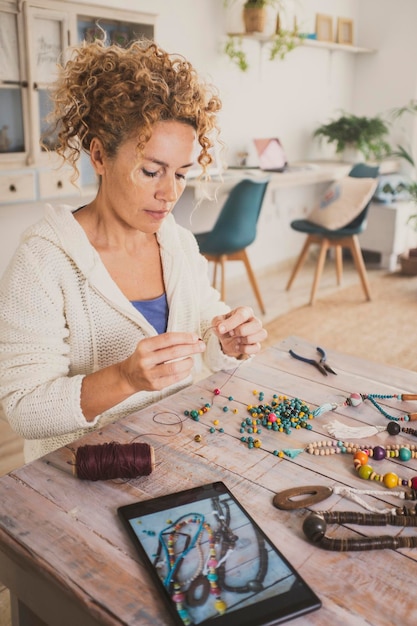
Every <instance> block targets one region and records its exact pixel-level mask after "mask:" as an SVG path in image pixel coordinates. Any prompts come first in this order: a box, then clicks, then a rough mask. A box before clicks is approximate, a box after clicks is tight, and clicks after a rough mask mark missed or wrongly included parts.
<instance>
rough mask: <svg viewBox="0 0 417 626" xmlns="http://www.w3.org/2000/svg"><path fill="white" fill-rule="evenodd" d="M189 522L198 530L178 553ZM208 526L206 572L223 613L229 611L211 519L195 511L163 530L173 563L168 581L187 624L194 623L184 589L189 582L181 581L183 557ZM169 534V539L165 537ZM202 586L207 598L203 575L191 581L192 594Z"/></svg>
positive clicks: (165, 548)
mask: <svg viewBox="0 0 417 626" xmlns="http://www.w3.org/2000/svg"><path fill="white" fill-rule="evenodd" d="M189 524H197V530H196V532H195V533H194V536H193V537H192V539H191V541H190V542H189V543H188V545H187V544H186V546H185V548H184V549H183V550H182V551H181V552H179V553H178V554H177V553H176V550H175V546H176V541H177V538H178V535H179V534H181V533H180V531H181V530H182V529H183V528H184V527H185V526H187V525H189ZM170 529H171V530H170ZM204 530H205V531H206V532H207V535H208V542H209V551H208V557H207V561H206V564H205V568H204V570H203V574H204V576H205V578H206V580H207V581H208V584H209V587H210V589H209V592H210V593H211V594H212V595H214V596H215V598H216V599H215V603H214V606H215V608H216V610H217V612H218V613H219V614H220V615H223V613H225V611H226V609H227V605H226V603H225V602H224V600H222V598H221V590H220V588H219V585H218V574H217V571H216V569H217V566H218V560H217V555H216V547H215V539H216V538H215V533H214V531H213V529H212V527H211V526H210V524H209V523H208V522H206V521H205V519H204V516H203V515H199V514H198V513H191V514H188V515H185V516H182V517H180V518H179V519H178V520H177V521H176V522H174V523H172V524H170V526H168V528H166V529H164V530H163V531H161V532H160V533H159V541H160V543H161V545H162V546H163V548H164V551H165V553H166V554H167V557H168V564H169V566H168V573H167V575H166V577H165V579H164V585H165V586H166V587H167V588H170V587H171V586H172V592H173V593H172V596H171V597H172V600H173V601H174V602H175V604H176V609H177V612H178V614H179V616H180V617H181V619H182V620H183V622H184V624H185V625H186V626H188V625H190V624H191V623H192V621H191V619H190V616H189V614H188V611H187V609H186V605H185V600H186V594H185V592H184V591H183V590H182V585H183V584H185V583H184V582H183V583H180V582H179V580H178V578H177V577H176V576H177V573H178V569H179V567H180V565H181V563H182V561H183V559H184V558H185V556H186V555H187V554H188V553H189V552H190V550H192V549H193V548H194V547H195V545H196V544H197V541H199V540H200V536H201V534H202V533H203V531H204ZM166 536H167V540H166V539H165V537H166ZM199 587H202V589H203V596H204V597H205V599H206V598H207V595H208V593H207V594H205V593H204V591H205V588H206V583H204V582H203V581H202V580H201V578H200V577H199V576H197V577H195V578H193V580H192V582H191V585H190V588H191V592H190V589H189V592H190V594H189V595H191V596H192V595H193V592H195V591H196V590H197V589H198V588H199ZM196 604H197V603H194V604H193V602H191V604H190V606H195V605H196Z"/></svg>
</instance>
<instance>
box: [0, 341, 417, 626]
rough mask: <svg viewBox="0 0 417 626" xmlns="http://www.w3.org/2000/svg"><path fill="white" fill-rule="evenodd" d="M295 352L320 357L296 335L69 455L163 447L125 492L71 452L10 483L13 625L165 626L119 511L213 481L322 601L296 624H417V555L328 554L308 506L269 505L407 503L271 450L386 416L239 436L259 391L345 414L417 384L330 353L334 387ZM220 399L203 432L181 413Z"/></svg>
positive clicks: (359, 530)
mask: <svg viewBox="0 0 417 626" xmlns="http://www.w3.org/2000/svg"><path fill="white" fill-rule="evenodd" d="M291 347H292V348H295V349H296V351H298V352H303V353H304V354H308V355H311V356H314V355H315V346H311V345H310V344H308V342H305V341H304V340H302V339H299V338H296V337H290V338H288V339H287V340H285V341H283V342H281V343H280V344H279V345H277V346H275V347H273V348H269V349H267V350H265V351H264V352H262V353H261V354H260V355H258V356H257V357H256V358H255V359H253V360H252V361H251V362H249V363H245V364H244V365H242V366H241V367H240V368H239V369H238V370H237V371H236V372H235V373H234V375H233V376H231V375H230V374H231V373H226V372H219V373H217V374H215V375H213V376H211V377H209V378H207V379H205V380H203V381H201V382H199V383H198V384H196V385H194V386H192V387H189V388H188V389H186V390H184V391H182V392H180V393H178V394H176V395H175V396H171V397H170V398H168V399H166V400H164V401H162V402H160V403H158V404H155V405H153V406H151V407H148V408H147V409H145V410H143V411H141V412H139V413H136V414H134V415H132V416H129V417H128V418H126V419H124V420H122V421H120V422H118V423H115V424H112V425H110V426H108V427H106V428H104V429H103V430H100V431H98V432H95V433H92V434H91V435H88V436H87V437H85V438H84V439H82V440H81V441H80V442H77V444H74V445H73V446H72V448H73V449H75V448H76V447H77V446H78V445H81V444H85V443H92V444H94V443H104V442H109V441H119V442H124V443H128V442H131V441H132V439H133V438H134V437H137V436H140V438H139V441H146V442H148V443H150V444H151V445H152V446H153V447H154V449H155V455H156V468H155V470H154V471H153V473H152V474H151V475H150V476H148V477H142V478H138V479H135V480H131V481H129V482H122V481H100V482H90V481H81V480H79V479H77V478H75V477H73V476H72V475H71V474H68V473H67V471H63V470H62V469H59V467H63V468H66V469H68V465H67V463H66V461H68V460H69V459H71V455H72V452H71V450H70V449H69V448H62V449H60V450H57V451H56V452H54V453H52V454H51V455H48V456H47V457H44V458H43V459H40V460H37V461H35V462H33V463H30V464H28V465H26V466H24V467H22V468H21V469H18V470H16V471H14V472H12V473H10V474H9V475H7V476H4V477H3V478H2V479H1V480H0V502H1V513H0V580H1V581H2V582H3V583H4V584H5V585H6V586H7V587H9V588H10V590H11V594H12V601H13V619H14V624H15V625H17V624H19V625H21V626H22V625H29V624H30V625H34V624H36V625H38V624H40V623H42V622H40V621H39V619H41V620H43V621H44V622H45V623H46V624H50V625H51V626H67V625H68V626H69V625H71V626H73V625H74V624H79V625H80V626H90V625H96V624H108V625H118V626H119V625H127V624H128V625H132V626H133V625H135V626H136V625H140V626H142V625H144V626H145V625H148V624H149V625H152V626H157V625H160V624H169V618H168V616H167V614H166V613H165V610H164V609H163V608H162V606H161V602H159V601H158V597H157V594H155V592H154V588H153V586H152V583H151V581H150V579H149V578H148V576H147V574H146V572H145V570H144V568H143V566H142V565H141V563H140V562H139V559H138V557H137V555H136V553H135V550H134V548H133V546H132V544H131V543H130V539H129V538H128V537H127V535H126V534H125V531H124V529H123V528H122V526H121V523H120V521H119V519H118V518H117V516H116V509H117V507H119V506H121V505H125V504H129V503H131V502H135V501H138V500H142V499H148V498H151V497H153V496H158V495H162V494H167V493H171V492H175V491H179V490H182V489H185V488H188V487H193V486H197V485H201V484H205V483H209V482H212V481H215V480H222V481H223V482H224V483H225V484H226V485H227V486H228V487H229V489H231V491H232V492H233V493H234V494H235V496H236V497H237V498H238V499H239V500H240V501H241V502H242V504H243V505H244V506H245V507H246V508H247V509H248V511H249V513H251V514H252V516H253V517H254V518H255V520H256V521H257V522H258V523H259V525H260V526H261V527H262V528H263V529H264V530H265V532H266V533H267V535H268V536H269V537H270V538H271V540H272V541H273V542H274V543H275V544H276V545H277V547H278V548H279V549H280V550H281V551H282V552H283V553H284V555H285V556H286V557H287V558H288V559H289V561H290V562H291V563H292V564H293V565H294V566H295V567H296V568H297V569H298V571H299V572H300V574H301V575H302V576H303V578H304V579H305V580H306V581H307V583H309V584H310V586H311V587H312V588H313V589H314V591H315V592H316V593H317V594H318V596H319V597H320V598H321V600H322V602H323V607H322V608H321V609H320V610H319V611H316V612H314V613H311V614H309V615H308V616H306V617H303V618H298V619H296V620H294V621H293V622H292V623H293V624H294V626H296V625H297V624H303V625H304V624H313V625H314V624H316V625H319V626H326V625H329V626H330V625H331V626H337V625H340V626H349V625H355V626H360V625H365V624H366V625H367V626H369V625H374V626H384V625H387V626H391V625H392V624H394V623H395V624H408V625H411V624H415V623H416V622H417V602H416V600H415V579H416V576H417V564H416V562H415V561H416V558H417V550H412V549H401V550H397V551H393V550H378V551H373V552H369V551H362V552H343V553H340V552H333V551H326V550H323V549H322V548H320V547H318V546H317V545H315V544H312V543H310V542H309V541H308V540H307V539H306V538H305V536H304V534H303V531H302V523H303V519H304V518H305V516H306V514H307V511H306V510H305V509H304V508H301V509H297V510H294V511H284V510H278V509H276V508H274V507H273V505H272V499H273V496H274V495H275V493H276V492H278V491H281V490H284V489H288V488H291V487H298V486H307V485H327V486H334V485H347V486H351V487H356V488H357V489H360V490H364V489H374V490H375V492H376V493H377V495H376V496H374V497H371V496H363V498H364V499H365V500H366V501H367V502H368V503H369V504H372V505H373V506H375V507H378V508H382V507H385V506H387V503H389V504H390V506H399V505H400V504H401V502H400V501H399V499H398V498H397V497H395V496H393V495H392V494H391V493H389V494H388V495H386V490H385V489H384V488H383V487H382V486H381V485H380V484H377V483H375V482H370V481H364V480H361V479H360V478H359V476H358V474H357V473H356V472H355V470H354V469H353V465H352V458H351V456H350V455H348V454H343V455H342V454H340V455H337V456H330V457H328V456H313V455H310V454H307V453H306V452H303V453H301V454H299V455H298V456H297V457H295V458H289V457H288V456H284V457H283V458H280V457H277V456H275V455H274V454H273V451H274V450H283V449H289V448H290V449H296V448H300V447H302V448H303V447H305V446H306V444H308V443H309V442H311V441H315V440H318V439H323V438H328V434H327V433H326V429H325V426H326V424H328V423H329V422H331V421H332V420H334V419H335V418H336V419H338V420H339V421H342V422H343V423H345V424H347V425H362V426H363V425H364V424H378V425H384V424H385V423H387V420H386V418H385V417H383V416H382V415H381V414H380V413H379V412H378V411H377V410H376V409H375V407H374V406H372V405H371V404H370V403H369V402H365V403H363V404H362V405H360V406H359V407H357V408H353V407H349V406H345V407H341V408H339V409H338V410H337V411H336V412H335V413H328V414H325V415H322V416H321V417H317V418H315V419H314V420H313V421H312V422H311V425H312V427H313V428H312V430H307V429H299V430H295V429H293V430H292V431H291V434H289V435H286V434H284V433H274V432H271V431H267V430H266V429H264V432H262V433H261V435H260V439H261V441H262V447H261V448H254V449H249V448H248V447H247V445H246V444H245V443H243V442H241V440H240V439H241V437H242V434H241V433H240V432H239V428H240V423H241V421H242V420H243V419H245V418H246V417H247V416H248V413H247V405H248V404H258V403H259V399H258V396H257V395H255V394H254V390H256V391H258V392H260V391H262V392H263V393H264V397H265V401H270V399H271V398H272V395H273V394H274V393H277V394H284V395H286V396H288V397H298V398H302V399H303V400H304V401H305V402H307V403H308V404H309V405H310V406H311V407H312V408H315V407H317V406H318V405H321V404H322V403H323V402H327V401H331V402H332V401H333V402H337V403H339V402H343V399H344V398H346V397H347V396H348V395H349V394H350V393H351V392H352V391H359V392H362V393H380V394H389V393H399V392H410V393H412V392H416V391H417V373H416V372H409V371H406V370H402V369H398V368H393V367H388V366H383V365H379V364H376V363H372V362H369V361H365V360H361V359H357V358H354V357H351V356H347V355H344V354H340V353H336V352H332V351H328V361H329V363H330V364H331V365H332V366H333V367H334V368H335V369H336V371H337V375H336V376H334V375H329V376H326V377H325V376H323V375H322V374H320V372H319V371H318V370H316V369H315V368H313V367H311V366H310V365H308V364H305V363H302V362H300V361H297V360H295V359H293V358H291V356H290V355H289V353H288V350H289V348H291ZM216 387H218V388H220V389H221V395H219V396H216V397H215V399H214V404H213V407H212V408H211V410H210V411H209V412H208V413H206V414H205V415H204V416H203V417H201V418H200V421H199V422H196V421H193V420H191V419H184V415H183V412H184V410H186V409H188V410H189V409H193V408H199V407H200V406H203V405H204V404H205V403H206V402H211V401H212V399H213V389H214V388H216ZM230 397H233V400H230V399H229V398H230ZM383 403H384V407H385V409H386V410H387V411H388V412H389V413H392V414H393V415H396V416H400V415H403V414H404V413H406V412H411V411H413V410H414V411H415V410H416V406H415V403H413V402H407V403H405V402H403V403H400V402H398V400H385V401H383ZM413 405H414V406H413ZM225 406H227V407H228V409H229V410H228V411H227V412H225V411H223V407H225ZM233 409H237V410H238V411H237V413H236V412H233ZM216 419H218V420H219V425H218V426H217V429H219V428H223V429H224V432H219V430H216V431H215V432H214V433H210V432H209V428H210V426H212V425H213V421H214V420H216ZM181 420H182V421H181ZM161 422H164V423H165V424H163V423H161ZM180 422H181V423H180ZM167 423H169V424H168V425H167ZM196 434H200V435H201V436H202V440H201V441H200V442H197V441H195V439H194V437H195V435H196ZM400 439H401V441H402V442H407V443H413V441H412V439H413V438H412V437H411V436H410V435H404V434H403V435H400V436H399V437H397V438H394V437H392V436H390V435H388V433H387V432H386V431H385V432H382V433H379V434H378V435H375V436H373V437H372V438H371V439H369V438H368V439H367V440H366V441H370V442H371V443H376V442H378V441H379V442H391V443H392V442H393V441H395V442H396V443H398V440H400ZM362 442H363V440H362ZM380 465H381V468H378V470H379V471H380V472H381V473H385V472H387V471H391V470H392V471H396V473H397V474H398V475H400V476H402V477H410V476H413V475H414V473H415V472H416V467H415V466H416V461H411V462H410V463H395V462H394V461H387V460H386V461H383V462H381V463H380ZM413 466H414V468H413ZM311 508H313V509H316V510H329V509H334V510H358V511H361V512H364V509H363V508H361V507H360V505H358V504H356V503H354V502H353V501H352V500H350V499H347V498H343V497H341V496H338V495H335V494H334V493H333V494H332V495H331V497H330V498H328V499H327V500H325V501H324V502H321V503H319V504H314V505H313V506H312V507H311ZM416 532H417V531H413V529H412V528H411V529H410V528H408V529H403V528H402V527H400V528H398V527H390V526H386V527H383V528H379V527H363V526H361V527H360V526H351V527H347V526H343V527H338V526H333V525H332V526H328V528H327V534H328V535H332V536H333V535H334V536H338V537H341V536H350V537H354V536H356V537H357V536H361V535H379V534H402V533H408V534H411V535H413V534H416ZM37 616H38V617H37ZM38 618H39V619H38Z"/></svg>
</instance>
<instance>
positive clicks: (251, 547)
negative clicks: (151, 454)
mask: <svg viewBox="0 0 417 626" xmlns="http://www.w3.org/2000/svg"><path fill="white" fill-rule="evenodd" d="M117 511H118V514H119V516H120V518H121V520H122V522H123V524H124V526H125V528H126V529H127V532H128V533H129V535H130V537H131V539H132V541H133V543H134V545H135V547H136V549H137V551H138V553H139V555H140V557H141V560H142V562H143V563H144V564H145V565H146V567H147V569H148V571H149V573H150V575H151V576H152V578H153V580H154V583H155V586H156V587H157V588H158V591H159V594H160V596H161V598H163V599H164V601H165V603H166V605H167V607H168V609H169V611H170V613H171V615H172V623H173V624H178V625H179V626H184V625H186V626H188V625H193V624H202V625H203V626H262V625H267V624H271V625H272V624H281V623H283V622H285V621H287V620H289V619H292V618H295V617H298V616H300V615H304V614H305V613H309V612H310V611H313V610H316V609H318V608H320V606H321V602H320V600H319V598H318V597H317V596H316V595H315V593H314V592H313V591H312V590H311V589H310V587H309V586H308V585H307V584H306V583H305V581H304V580H303V579H302V578H301V577H300V575H299V574H298V573H297V572H296V571H295V569H294V568H293V567H292V566H291V565H290V563H289V562H288V561H287V560H286V558H285V557H284V556H283V555H282V554H281V553H280V552H279V550H277V548H276V547H275V546H274V544H273V543H272V542H271V541H270V540H269V539H268V537H267V536H266V535H265V534H264V533H263V531H262V530H261V529H260V527H259V526H258V525H257V524H256V523H255V521H254V520H253V519H252V518H251V517H250V515H249V514H248V513H247V511H246V510H245V509H244V508H243V506H242V505H241V504H240V503H239V502H238V501H237V499H236V498H235V497H234V496H233V494H232V493H231V492H230V491H229V489H228V488H227V487H226V486H225V485H224V484H223V483H222V482H215V483H211V484H208V485H203V486H201V487H196V488H193V489H188V490H186V491H180V492H179V493H174V494H170V495H167V496H162V497H159V498H155V499H151V500H146V501H144V502H137V503H134V504H130V505H127V506H122V507H120V508H119V509H118V510H117ZM277 533H279V527H278V525H277Z"/></svg>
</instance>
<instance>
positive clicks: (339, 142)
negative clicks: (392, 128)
mask: <svg viewBox="0 0 417 626" xmlns="http://www.w3.org/2000/svg"><path fill="white" fill-rule="evenodd" d="M388 132H389V127H388V123H387V122H385V121H384V120H383V119H382V118H381V117H380V116H375V117H359V116H357V115H353V114H349V113H345V112H342V115H341V116H340V117H338V118H337V119H335V120H333V121H330V122H328V123H327V124H322V125H321V126H319V127H318V128H317V129H316V130H315V131H314V134H313V136H314V137H318V138H319V139H324V140H326V141H327V143H331V144H335V147H336V153H337V154H342V153H343V152H344V151H345V150H346V149H347V148H350V149H352V148H353V149H355V150H356V151H358V152H359V153H360V154H361V155H362V156H363V157H364V158H365V160H367V161H381V160H382V159H383V158H384V157H386V156H388V155H389V154H391V147H390V145H389V144H388V142H387V141H386V136H387V135H388Z"/></svg>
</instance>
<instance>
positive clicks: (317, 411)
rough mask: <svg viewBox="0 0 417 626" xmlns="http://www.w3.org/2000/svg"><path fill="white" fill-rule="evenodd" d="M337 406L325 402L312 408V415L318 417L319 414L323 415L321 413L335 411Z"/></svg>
mask: <svg viewBox="0 0 417 626" xmlns="http://www.w3.org/2000/svg"><path fill="white" fill-rule="evenodd" d="M338 406H339V405H338V404H334V403H331V402H326V403H325V404H322V405H321V406H318V407H317V409H314V411H312V413H313V417H320V415H323V413H328V412H329V411H335V410H336V409H337V407H338Z"/></svg>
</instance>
